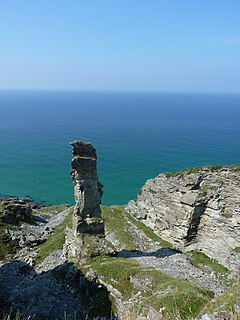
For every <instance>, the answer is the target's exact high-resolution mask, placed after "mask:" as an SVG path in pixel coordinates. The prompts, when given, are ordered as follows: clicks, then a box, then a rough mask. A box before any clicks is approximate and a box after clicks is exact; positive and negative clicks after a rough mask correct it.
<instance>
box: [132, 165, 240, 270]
mask: <svg viewBox="0 0 240 320" xmlns="http://www.w3.org/2000/svg"><path fill="white" fill-rule="evenodd" d="M128 212H130V213H131V214H132V215H134V216H135V217H137V218H138V219H140V220H141V221H142V222H143V223H145V224H146V225H147V226H149V227H151V228H152V229H153V230H154V231H155V232H156V233H157V234H158V235H159V236H161V237H162V238H163V239H165V240H167V241H169V242H170V243H171V244H172V245H173V247H175V248H177V249H179V250H181V251H183V252H187V251H192V250H195V251H200V252H203V253H204V254H206V255H207V256H208V257H210V258H213V259H215V260H216V261H218V262H219V263H221V264H222V265H224V266H225V267H227V268H229V269H232V270H238V269H239V266H240V166H239V165H233V166H228V167H218V166H212V167H200V168H194V169H188V170H184V171H181V172H177V173H163V174H160V175H159V176H158V177H156V178H154V179H150V180H148V181H147V182H146V183H145V185H144V186H143V187H142V189H141V190H140V191H139V193H138V196H137V200H136V201H130V202H129V204H128Z"/></svg>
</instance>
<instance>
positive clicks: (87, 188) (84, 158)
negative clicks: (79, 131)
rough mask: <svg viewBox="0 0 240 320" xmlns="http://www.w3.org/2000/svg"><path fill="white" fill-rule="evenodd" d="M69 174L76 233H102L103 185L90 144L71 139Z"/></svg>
mask: <svg viewBox="0 0 240 320" xmlns="http://www.w3.org/2000/svg"><path fill="white" fill-rule="evenodd" d="M70 144H71V145H72V147H73V158H72V162H71V166H72V170H71V176H72V180H73V185H74V196H75V202H76V204H75V207H74V214H73V228H74V230H75V232H76V234H104V223H103V220H102V218H101V209H100V204H101V198H102V195H103V191H102V188H103V185H102V184H101V183H100V182H99V181H98V176H97V165H96V163H97V155H96V150H95V149H94V148H93V146H92V144H91V143H89V142H84V141H76V140H75V141H72V142H70Z"/></svg>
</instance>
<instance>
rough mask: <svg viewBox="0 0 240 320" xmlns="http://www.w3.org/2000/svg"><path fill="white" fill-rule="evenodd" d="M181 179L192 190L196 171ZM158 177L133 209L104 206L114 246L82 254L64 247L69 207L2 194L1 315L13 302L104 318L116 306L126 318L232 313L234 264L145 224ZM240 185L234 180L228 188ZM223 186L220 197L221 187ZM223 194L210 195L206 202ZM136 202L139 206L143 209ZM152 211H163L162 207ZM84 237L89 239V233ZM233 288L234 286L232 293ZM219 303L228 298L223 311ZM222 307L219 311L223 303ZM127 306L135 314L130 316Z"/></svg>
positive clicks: (34, 310)
mask: <svg viewBox="0 0 240 320" xmlns="http://www.w3.org/2000/svg"><path fill="white" fill-rule="evenodd" d="M204 172H205V171H204ZM191 174H192V173H191ZM225 175H226V171H222V176H225ZM181 179H183V181H184V184H185V185H184V188H185V194H184V195H185V198H186V194H188V193H191V194H192V192H193V190H191V191H188V190H190V189H189V188H192V187H193V186H194V185H195V186H196V173H194V176H191V177H190V178H189V179H188V180H186V177H185V178H184V175H183V176H181ZM190 180H191V181H192V182H191V181H190ZM193 180H194V183H193ZM228 180H229V179H228ZM186 181H188V182H186ZM190 182H191V183H190ZM156 185H157V186H158V187H159V183H158V182H157V184H156V183H155V181H154V182H152V181H150V182H148V183H147V185H146V186H144V188H143V192H142V194H140V195H139V197H138V200H137V202H136V203H130V205H129V207H128V210H125V208H124V207H122V206H112V207H103V208H102V214H103V219H104V221H105V238H106V240H107V241H108V242H109V246H110V247H111V250H110V251H109V252H112V253H111V255H106V254H105V253H104V254H103V255H102V256H101V254H99V253H98V254H94V255H92V257H85V258H84V259H82V260H81V262H77V261H76V259H75V260H73V261H71V259H69V260H68V261H66V258H65V257H64V256H63V251H62V248H63V244H64V241H65V240H64V234H65V229H66V226H67V225H68V226H70V225H71V219H72V208H68V207H66V206H61V207H59V206H58V207H46V208H44V207H40V206H39V207H38V206H37V205H35V204H33V203H31V201H30V202H29V201H26V200H24V201H23V202H22V200H21V199H15V200H14V199H12V198H11V199H8V200H7V199H2V200H1V202H0V240H1V241H0V245H1V246H0V250H1V251H0V254H1V260H2V262H1V263H0V310H1V317H2V318H4V314H5V315H6V314H9V312H11V310H13V313H14V310H15V311H16V310H18V311H19V312H20V315H21V316H20V318H22V319H27V318H28V317H30V318H28V319H69V320H72V319H84V320H87V319H89V320H90V319H98V320H100V319H115V318H116V317H117V316H116V313H119V315H120V316H121V314H122V315H124V314H125V316H122V318H121V319H124V320H125V319H129V320H132V319H134V320H135V319H140V318H141V320H143V319H144V320H147V319H148V320H153V319H154V320H156V319H159V320H160V319H186V320H189V319H195V318H197V315H198V314H199V313H202V314H205V315H203V316H198V318H197V319H207V320H209V319H211V320H212V319H219V320H220V319H221V320H223V319H231V314H230V311H228V312H226V310H229V308H230V309H231V310H233V308H234V310H237V309H238V308H239V306H240V295H239V290H240V288H239V285H238V284H237V282H236V281H237V280H236V279H237V278H236V277H237V272H236V268H232V269H231V268H230V270H229V269H227V268H226V267H224V266H222V265H221V264H220V263H219V262H217V261H216V260H214V259H209V258H208V257H207V256H206V255H204V254H203V253H202V252H197V251H196V250H195V251H194V250H193V251H190V252H185V253H183V252H182V251H179V250H176V249H174V248H173V244H174V242H173V243H172V244H171V243H170V241H169V242H167V241H164V240H163V239H162V238H161V237H160V236H159V235H160V232H156V224H155V225H153V229H154V231H155V232H154V231H153V229H152V228H150V227H149V226H147V225H146V224H148V225H150V226H151V223H152V220H151V219H150V217H153V211H151V210H150V204H151V206H152V208H156V202H154V201H155V200H153V198H152V196H153V195H154V193H153V192H150V191H149V190H150V189H151V190H153V188H155V189H156ZM171 185H173V182H171ZM208 185H209V182H208ZM202 187H203V185H202ZM237 187H238V186H237V185H236V184H234V183H232V184H231V188H237ZM167 188H168V184H167V183H165V189H167ZM155 189H154V191H155V192H159V190H155ZM197 190H199V189H197ZM211 190H212V189H211ZM147 192H148V195H147ZM174 192H179V191H176V190H175V191H172V193H171V196H172V195H173V194H174ZM195 193H196V191H195V192H194V196H195ZM159 194H160V192H159ZM218 194H220V195H221V197H220V196H219V195H218V198H219V197H220V198H221V199H222V198H223V192H220V193H219V192H218ZM187 197H188V196H187ZM227 197H228V195H227V194H224V199H225V203H228V199H227ZM218 198H217V197H215V198H214V197H212V198H210V199H209V200H208V202H207V203H208V205H209V203H210V201H212V202H211V203H213V202H214V201H215V202H216V201H217V199H218ZM154 199H155V198H154ZM188 199H190V197H188ZM198 199H200V198H198ZM205 199H206V198H205ZM214 199H215V200H214ZM235 200H236V199H235ZM235 200H234V201H235ZM189 201H190V200H189ZM221 201H223V200H221ZM229 201H230V200H229ZM185 202H186V200H185ZM218 202H219V201H218ZM235 203H238V202H237V201H235ZM175 205H176V201H175ZM15 207H16V208H15ZM191 207H192V208H193V210H192V211H194V208H195V207H194V205H192V206H191ZM235 207H236V206H235ZM136 208H140V210H139V212H138V214H136ZM144 210H145V211H144ZM208 210H209V209H208ZM127 211H128V212H127ZM129 211H130V212H131V213H132V212H134V215H135V216H134V215H132V214H129ZM144 212H145V213H144ZM155 212H156V213H157V212H159V208H157V209H156V211H155ZM164 212H167V210H165V211H164ZM229 212H230V211H229ZM231 212H232V211H231ZM13 213H14V214H13ZM225 213H226V212H225ZM144 214H146V215H147V219H145V221H143V222H145V223H146V222H147V223H146V224H144V223H142V221H140V220H139V219H137V218H139V216H141V215H144ZM237 214H238V211H237V210H236V211H234V213H232V218H231V220H230V222H228V224H229V223H230V224H231V223H233V220H234V219H235V220H236V219H237ZM8 215H10V216H9V217H8ZM148 219H149V221H148ZM217 219H219V218H218V217H217ZM225 219H229V217H228V218H226V217H225ZM235 220H234V221H235ZM154 221H156V219H155V220H154ZM221 221H223V220H221ZM237 230H238V226H237V224H236V228H235V231H237ZM201 232H202V231H201ZM232 232H233V231H232ZM237 232H238V231H237ZM156 233H158V235H157V234H156ZM163 234H164V233H163ZM167 240H170V238H168V239H167ZM85 241H86V243H87V241H88V240H87V238H86V239H85ZM236 241H238V240H236ZM89 243H90V242H89ZM230 243H232V242H231V241H230ZM113 248H114V250H115V252H114V254H113ZM4 250H5V251H4ZM235 256H237V252H236V255H235ZM232 265H233V264H232ZM229 290H230V291H229ZM228 292H231V294H229V296H230V295H231V299H232V300H231V299H229V296H228V295H227V293H228ZM113 298H114V303H113ZM223 301H224V303H223ZM220 305H221V306H222V305H224V312H225V313H224V312H222V309H221V308H220ZM116 308H117V309H118V312H116ZM132 308H136V310H137V312H138V315H136V313H131V312H132ZM220 309H221V312H219V311H218V310H220ZM129 310H130V311H131V312H130V313H131V315H132V316H131V317H129V315H128V316H126V312H129ZM136 310H135V311H136ZM113 311H114V312H113ZM207 313H209V315H206V314H207ZM133 314H134V315H135V316H133ZM139 314H141V317H139ZM127 317H128V318H127ZM232 319H234V318H232ZM236 319H237V318H236Z"/></svg>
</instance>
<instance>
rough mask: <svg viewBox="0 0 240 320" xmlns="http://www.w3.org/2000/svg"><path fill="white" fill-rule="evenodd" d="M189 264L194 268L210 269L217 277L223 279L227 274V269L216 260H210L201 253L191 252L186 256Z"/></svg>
mask: <svg viewBox="0 0 240 320" xmlns="http://www.w3.org/2000/svg"><path fill="white" fill-rule="evenodd" d="M188 256H189V259H190V262H191V264H192V265H194V266H195V267H198V268H199V267H200V268H201V267H203V268H204V266H208V267H210V268H211V269H212V270H213V271H214V272H215V274H216V275H217V276H219V277H225V276H226V275H227V273H228V269H227V268H225V267H224V266H222V265H221V264H220V263H218V262H217V261H216V260H213V259H210V258H209V257H208V256H206V255H205V254H204V253H202V252H197V251H193V252H191V253H189V254H188Z"/></svg>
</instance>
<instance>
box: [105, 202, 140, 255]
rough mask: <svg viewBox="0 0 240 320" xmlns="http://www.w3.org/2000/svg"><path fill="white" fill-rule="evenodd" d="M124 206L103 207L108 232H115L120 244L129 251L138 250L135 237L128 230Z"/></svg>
mask: <svg viewBox="0 0 240 320" xmlns="http://www.w3.org/2000/svg"><path fill="white" fill-rule="evenodd" d="M123 208H124V206H112V207H106V206H102V208H101V209H102V217H103V220H104V222H105V227H106V229H107V230H108V232H113V233H114V235H115V237H116V239H117V240H118V242H119V243H120V244H121V245H122V244H123V245H124V248H125V249H126V250H129V251H133V250H137V247H136V245H135V244H134V238H133V236H132V235H131V234H130V233H129V232H128V230H127V225H126V223H127V219H126V213H125V211H124V209H123Z"/></svg>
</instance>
